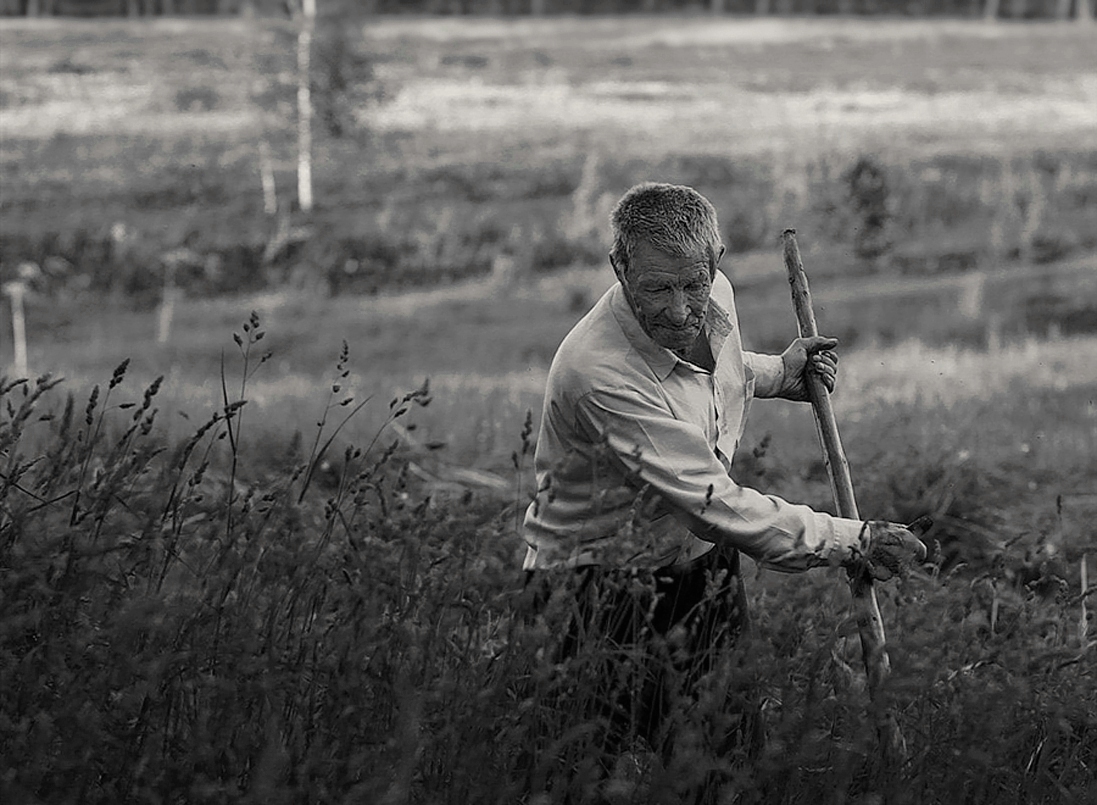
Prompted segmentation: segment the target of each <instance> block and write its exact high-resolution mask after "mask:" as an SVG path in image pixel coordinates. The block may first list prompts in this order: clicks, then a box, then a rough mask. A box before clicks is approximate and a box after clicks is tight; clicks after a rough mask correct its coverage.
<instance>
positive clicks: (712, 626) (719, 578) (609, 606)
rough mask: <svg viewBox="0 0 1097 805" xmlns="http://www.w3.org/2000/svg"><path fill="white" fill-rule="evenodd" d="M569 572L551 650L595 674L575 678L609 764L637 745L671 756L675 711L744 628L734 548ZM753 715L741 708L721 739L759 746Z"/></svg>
mask: <svg viewBox="0 0 1097 805" xmlns="http://www.w3.org/2000/svg"><path fill="white" fill-rule="evenodd" d="M575 573H576V574H577V575H578V578H577V579H576V580H575V583H576V587H577V589H576V594H575V599H574V606H573V608H572V614H571V616H570V618H569V622H568V625H567V628H566V629H565V630H564V632H563V636H562V638H561V640H560V642H559V643H558V645H557V647H556V652H555V654H556V656H555V659H556V661H557V662H560V661H565V660H568V659H573V660H577V661H578V662H579V663H580V664H582V665H583V666H584V667H585V672H586V674H585V675H587V678H588V679H589V680H591V681H592V684H588V685H582V686H581V687H582V689H583V690H584V691H585V693H584V695H585V696H586V702H585V706H584V707H583V709H584V710H585V711H586V712H585V713H584V714H583V715H584V716H585V717H586V718H587V719H588V720H596V721H597V722H598V723H600V724H601V725H603V728H604V729H603V731H602V733H601V734H602V737H603V739H604V740H602V741H600V743H601V744H602V746H601V750H602V754H603V755H604V756H605V757H606V759H607V762H608V763H612V758H613V757H614V756H615V755H618V754H620V753H622V752H625V751H629V750H631V749H636V748H638V747H644V748H647V749H650V750H653V751H655V752H657V753H658V754H661V755H663V756H664V758H665V759H666V758H669V756H670V752H671V750H672V749H673V735H674V719H675V718H676V717H677V716H678V715H680V714H682V713H683V712H684V711H685V710H686V709H688V708H689V707H690V706H691V704H692V701H693V697H694V695H695V693H696V690H697V685H698V683H699V681H700V680H701V679H702V677H704V676H705V675H706V674H708V673H709V672H710V671H712V670H713V668H714V667H715V664H716V662H717V661H718V659H719V658H720V657H721V656H723V655H724V654H725V653H726V652H727V651H729V650H731V649H732V648H733V646H734V644H735V641H736V639H737V638H738V637H739V636H740V635H741V634H743V633H744V632H746V631H747V630H748V629H749V615H748V611H747V602H746V596H745V591H744V588H743V583H742V578H741V575H740V568H739V554H738V552H737V551H731V552H728V553H723V552H721V551H720V550H718V549H714V550H712V551H710V552H709V553H708V554H706V555H704V556H702V557H700V558H699V559H696V560H694V561H693V562H691V563H689V564H687V565H680V566H673V567H668V568H660V569H657V570H635V569H628V570H625V569H605V568H600V567H586V568H581V569H579V570H577V571H575ZM538 575H540V574H530V578H529V582H530V583H534V584H536V583H538V581H537V576H538ZM544 581H545V582H546V583H547V582H548V579H547V578H546V579H545V580H544ZM546 592H547V591H546ZM756 715H757V714H756V713H755V712H751V713H743V714H742V716H743V718H742V719H741V720H740V723H739V727H738V728H737V729H736V730H735V731H734V732H735V734H733V735H726V736H723V737H722V738H721V739H720V741H721V742H722V743H724V744H725V748H726V747H729V746H730V745H732V744H739V745H744V744H746V745H747V746H748V747H752V748H756V747H757V745H758V744H759V743H760V734H761V733H760V724H759V721H758V719H757V717H756ZM645 745H646V746H645Z"/></svg>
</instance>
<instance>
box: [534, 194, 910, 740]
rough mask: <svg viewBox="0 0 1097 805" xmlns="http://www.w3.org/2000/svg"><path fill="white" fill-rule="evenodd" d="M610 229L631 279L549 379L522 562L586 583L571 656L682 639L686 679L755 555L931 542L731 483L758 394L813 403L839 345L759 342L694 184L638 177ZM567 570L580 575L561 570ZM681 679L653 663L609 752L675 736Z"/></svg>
mask: <svg viewBox="0 0 1097 805" xmlns="http://www.w3.org/2000/svg"><path fill="white" fill-rule="evenodd" d="M612 226H613V247H612V251H611V253H610V263H611V264H612V266H613V270H614V273H615V274H616V276H617V279H618V282H617V284H615V285H614V286H613V287H612V288H611V289H610V290H609V291H607V292H606V294H605V295H604V296H603V297H602V298H601V299H600V300H599V301H598V302H597V303H596V304H595V305H594V307H593V308H592V309H591V311H590V312H589V313H588V314H587V315H586V316H585V317H584V318H583V319H582V320H581V321H580V322H579V323H578V324H576V325H575V327H574V328H573V329H572V331H571V332H570V333H569V334H568V336H567V337H566V338H565V339H564V341H563V343H562V344H561V345H560V347H559V349H558V351H557V353H556V357H555V359H554V360H553V363H552V368H551V369H550V371H549V377H548V387H547V391H546V394H545V400H544V412H543V416H542V420H541V430H540V435H539V438H538V441H537V450H536V459H535V463H536V472H537V482H538V492H537V495H536V498H535V500H533V501H532V503H531V504H530V506H529V509H528V511H527V513H526V518H525V525H524V537H525V540H526V542H527V544H528V550H527V555H526V559H525V565H524V567H525V569H526V571H528V572H527V576H528V578H530V579H531V580H536V579H537V578H538V577H540V578H541V579H542V583H543V584H552V583H553V581H552V580H553V579H559V578H565V577H567V576H568V575H569V574H570V575H571V576H573V577H574V576H578V578H579V582H578V585H577V587H578V589H579V590H580V595H579V601H578V606H577V607H576V616H575V621H574V622H573V623H572V626H571V628H570V630H569V632H568V634H567V636H566V637H565V638H564V639H563V641H562V643H563V645H562V646H561V647H560V651H561V652H562V654H563V655H565V656H566V655H569V654H571V655H574V654H575V653H576V652H577V651H579V650H581V646H582V644H583V643H584V642H585V641H589V640H591V639H597V640H599V641H601V643H602V644H603V645H609V646H611V647H620V648H625V649H633V648H635V647H637V646H645V645H650V644H651V643H652V642H653V641H658V640H659V639H660V637H667V636H669V635H672V634H673V635H678V637H677V638H676V640H677V642H676V643H675V650H674V651H673V657H674V660H673V666H674V667H675V668H676V669H677V672H678V678H679V681H680V682H681V681H682V680H684V684H685V685H686V686H687V687H688V685H690V684H692V683H693V682H695V681H696V680H697V679H698V678H699V677H700V675H702V674H703V673H704V672H705V671H706V670H708V669H709V668H710V667H711V665H712V659H713V657H714V654H715V652H717V651H718V650H720V649H722V648H725V647H727V646H728V645H730V643H731V642H732V641H733V640H734V638H735V636H736V635H737V634H738V633H740V632H741V631H742V630H743V629H744V628H746V625H747V610H746V600H745V595H744V589H743V584H742V579H741V574H740V572H739V554H740V552H742V553H745V554H746V555H747V556H749V557H751V558H752V559H754V560H755V561H757V562H759V563H761V564H763V565H765V566H767V567H772V568H776V569H779V570H784V571H792V572H795V571H804V570H808V569H810V568H813V567H820V566H826V565H846V564H852V563H856V562H860V563H865V562H867V563H869V567H870V569H871V570H872V572H873V573H874V575H876V576H877V577H878V578H886V577H890V575H891V574H892V573H893V571H895V570H897V569H899V568H901V567H903V566H905V565H908V564H911V563H913V562H916V561H920V560H922V559H924V558H925V548H924V546H923V545H922V543H921V542H920V541H919V540H918V539H917V538H916V537H915V536H914V535H913V534H911V533H910V532H909V531H907V530H906V529H905V528H904V527H903V526H900V525H896V524H891V523H886V522H882V521H872V522H868V523H861V522H857V521H853V520H847V519H842V518H838V517H832V516H830V515H828V514H825V513H822V512H816V511H813V510H812V509H810V508H809V507H807V506H804V505H796V504H793V503H789V502H786V501H784V500H782V499H780V498H778V497H775V496H773V495H766V494H762V493H761V492H758V491H755V490H753V489H749V488H746V487H742V486H739V485H738V484H737V483H736V482H735V481H733V480H732V478H731V477H730V475H729V471H730V468H731V460H732V456H733V455H734V453H735V449H736V447H737V446H738V444H739V439H740V438H741V436H742V433H743V430H744V426H745V423H746V418H747V414H748V411H749V409H750V405H751V401H752V400H753V399H754V398H756V397H780V398H784V399H787V400H797V401H803V400H806V399H807V390H806V387H805V372H806V371H814V372H817V373H818V374H819V375H820V377H821V378H822V379H823V382H824V384H825V385H826V386H827V387H828V388H829V389H832V388H833V386H834V379H835V376H836V371H837V356H836V355H835V354H834V352H833V351H832V350H833V348H834V347H835V346H836V345H837V341H835V340H834V339H830V338H800V339H796V340H795V341H793V342H792V344H791V346H789V347H788V349H786V350H785V352H784V353H783V354H781V355H762V354H757V353H752V352H745V351H744V350H743V348H742V343H741V340H740V334H739V326H738V322H737V319H736V312H735V300H734V296H733V293H732V287H731V284H730V283H729V282H728V280H727V279H726V278H725V276H724V275H723V274H722V273H721V272H719V271H717V266H718V264H719V262H720V258H721V257H722V255H723V253H724V247H723V245H722V243H721V239H720V234H719V229H718V225H717V218H716V211H715V210H714V209H713V207H712V205H711V204H710V203H709V202H708V201H707V200H706V199H705V198H704V197H703V196H701V195H700V194H699V193H697V192H696V191H695V190H693V189H691V188H688V187H681V186H675V185H667V184H651V183H648V184H642V185H638V186H636V187H634V188H632V189H631V190H629V191H628V192H627V193H626V194H625V195H624V196H623V197H622V198H621V200H620V201H619V202H618V204H617V206H616V208H615V209H614V211H613V215H612ZM560 568H573V569H574V570H571V571H566V572H565V573H563V574H560V573H552V572H547V571H550V570H553V569H560ZM637 579H640V580H646V581H647V582H648V583H647V584H646V586H645V585H644V584H639V585H637V584H630V583H629V581H630V580H637ZM637 589H641V590H646V593H645V592H640V593H637V592H636V591H637ZM683 635H684V637H682V636H683ZM666 687H667V683H666V679H665V674H663V673H662V672H660V671H658V670H656V671H654V672H652V671H650V669H649V672H648V673H647V674H646V676H645V678H644V679H642V680H639V681H636V682H635V683H629V684H626V685H624V686H623V687H621V686H619V687H618V688H617V689H615V690H612V691H609V692H607V693H606V695H605V696H604V697H603V701H602V702H601V709H600V710H599V711H598V714H599V715H600V716H602V717H604V718H605V720H606V723H607V724H608V731H607V733H606V735H605V747H604V748H605V749H606V750H607V752H610V753H616V752H619V751H623V750H625V749H629V748H630V747H634V746H635V744H636V743H637V741H638V739H640V740H642V742H644V743H646V744H647V745H648V747H649V748H652V749H656V750H658V749H659V748H660V746H665V743H664V741H665V737H666V735H665V732H666V731H665V730H664V729H663V727H664V722H665V719H666V716H667V711H668V707H669V705H668V701H669V699H670V697H671V694H669V693H668V691H667V690H666Z"/></svg>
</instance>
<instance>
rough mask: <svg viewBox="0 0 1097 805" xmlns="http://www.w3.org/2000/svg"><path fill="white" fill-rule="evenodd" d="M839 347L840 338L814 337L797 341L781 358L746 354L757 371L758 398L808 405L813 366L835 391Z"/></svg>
mask: <svg viewBox="0 0 1097 805" xmlns="http://www.w3.org/2000/svg"><path fill="white" fill-rule="evenodd" d="M836 346H838V339H836V338H825V337H822V336H812V337H811V338H797V339H795V340H794V341H793V342H792V343H791V344H789V346H788V348H787V349H786V350H785V351H784V352H783V353H781V354H780V355H764V354H762V353H759V352H744V353H743V361H744V362H745V363H746V364H747V365H748V366H749V367H750V368H751V371H753V372H754V396H755V397H780V398H782V399H785V400H793V401H795V402H806V401H807V400H808V390H807V383H806V382H805V379H804V372H805V370H806V369H807V368H808V367H809V366H810V367H811V371H814V372H816V373H817V374H818V375H819V377H821V378H822V380H823V385H824V386H826V388H827V391H834V380H835V378H836V376H837V374H838V355H837V353H835V352H834V347H836Z"/></svg>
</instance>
